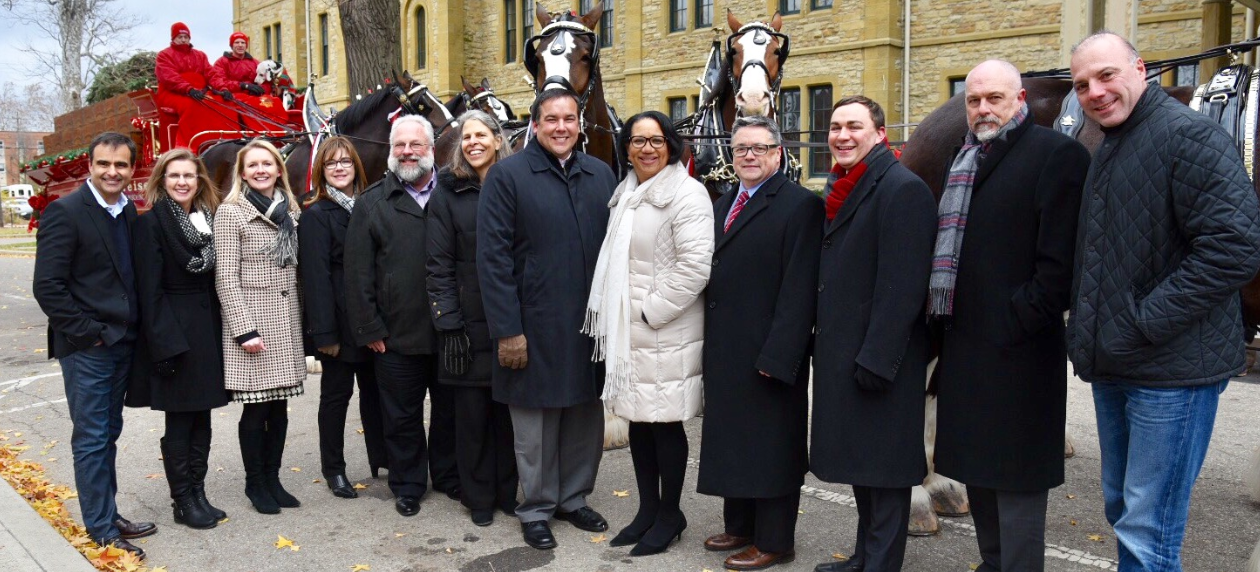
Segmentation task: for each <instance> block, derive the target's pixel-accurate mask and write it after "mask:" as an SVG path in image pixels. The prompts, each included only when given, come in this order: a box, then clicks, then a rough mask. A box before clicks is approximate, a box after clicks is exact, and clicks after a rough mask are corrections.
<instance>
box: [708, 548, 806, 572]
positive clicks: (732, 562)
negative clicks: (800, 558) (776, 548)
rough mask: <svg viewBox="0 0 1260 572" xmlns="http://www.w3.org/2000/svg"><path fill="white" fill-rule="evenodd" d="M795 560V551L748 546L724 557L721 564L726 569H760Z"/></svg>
mask: <svg viewBox="0 0 1260 572" xmlns="http://www.w3.org/2000/svg"><path fill="white" fill-rule="evenodd" d="M793 560H796V551H794V550H789V551H787V552H762V551H760V550H757V547H756V546H749V547H748V548H745V549H744V550H743V551H742V552H740V553H738V554H734V555H732V556H731V557H730V558H727V559H726V562H724V563H723V566H726V568H727V569H728V570H761V569H764V568H769V567H771V566H774V565H775V564H787V563H788V562H791V561H793Z"/></svg>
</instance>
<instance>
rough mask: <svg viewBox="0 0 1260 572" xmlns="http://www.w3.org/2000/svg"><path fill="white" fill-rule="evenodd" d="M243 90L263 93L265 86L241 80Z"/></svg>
mask: <svg viewBox="0 0 1260 572" xmlns="http://www.w3.org/2000/svg"><path fill="white" fill-rule="evenodd" d="M241 91H244V92H248V93H249V94H250V95H262V94H263V88H262V86H261V85H258V84H256V83H250V82H247V81H243V82H241Z"/></svg>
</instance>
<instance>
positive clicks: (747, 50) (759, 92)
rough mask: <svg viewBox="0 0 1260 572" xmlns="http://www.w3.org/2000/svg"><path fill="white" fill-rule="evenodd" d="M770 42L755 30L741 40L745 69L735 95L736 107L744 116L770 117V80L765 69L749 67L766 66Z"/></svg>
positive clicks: (762, 33) (741, 37) (763, 33)
mask: <svg viewBox="0 0 1260 572" xmlns="http://www.w3.org/2000/svg"><path fill="white" fill-rule="evenodd" d="M758 38H760V39H762V40H763V43H761V44H758V43H757V42H756V41H755V40H756V39H758ZM770 41H771V40H770V39H769V38H766V37H765V32H762V31H761V30H753V31H751V32H749V33H747V34H744V35H743V36H740V38H739V45H740V46H742V47H743V48H744V49H743V53H744V62H743V65H744V69H743V72H742V73H741V75H740V78H739V93H736V94H735V105H736V107H738V108H739V110H740V111H741V112H742V113H743V114H744V115H765V116H769V115H770V78H769V77H766V70H765V68H764V67H761V66H749V65H748V62H761V63H762V64H763V65H764V64H765V61H766V49H767V48H769V47H770Z"/></svg>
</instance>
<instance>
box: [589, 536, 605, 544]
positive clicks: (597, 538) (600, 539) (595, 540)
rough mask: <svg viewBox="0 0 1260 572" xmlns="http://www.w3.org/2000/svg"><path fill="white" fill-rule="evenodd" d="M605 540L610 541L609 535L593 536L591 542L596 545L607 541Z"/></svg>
mask: <svg viewBox="0 0 1260 572" xmlns="http://www.w3.org/2000/svg"><path fill="white" fill-rule="evenodd" d="M605 540H608V536H607V535H605V534H596V535H594V536H592V537H591V542H593V543H595V544H599V543H601V542H603V541H605Z"/></svg>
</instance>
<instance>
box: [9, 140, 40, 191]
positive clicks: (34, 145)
mask: <svg viewBox="0 0 1260 572" xmlns="http://www.w3.org/2000/svg"><path fill="white" fill-rule="evenodd" d="M48 134H49V133H48V132H47V131H0V186H8V185H16V184H18V183H29V182H30V181H27V180H26V178H25V177H23V176H22V163H25V162H26V161H30V160H31V159H34V158H36V157H38V156H40V155H43V154H44V136H45V135H48Z"/></svg>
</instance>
